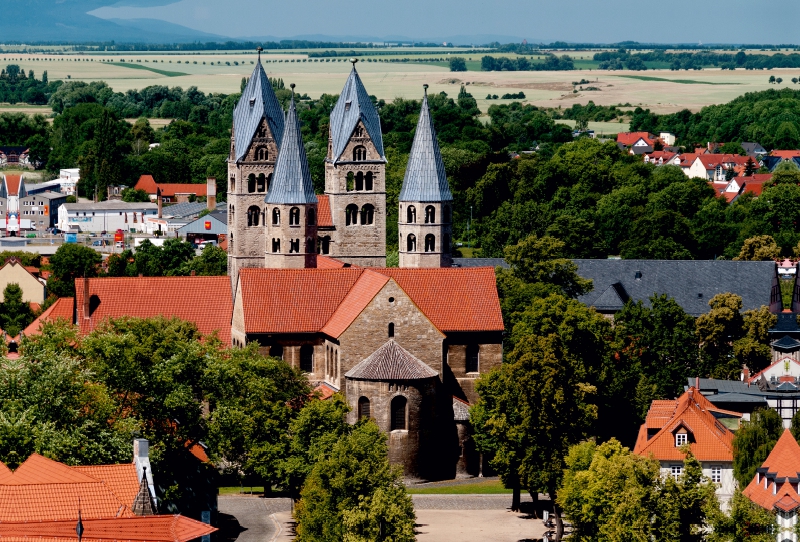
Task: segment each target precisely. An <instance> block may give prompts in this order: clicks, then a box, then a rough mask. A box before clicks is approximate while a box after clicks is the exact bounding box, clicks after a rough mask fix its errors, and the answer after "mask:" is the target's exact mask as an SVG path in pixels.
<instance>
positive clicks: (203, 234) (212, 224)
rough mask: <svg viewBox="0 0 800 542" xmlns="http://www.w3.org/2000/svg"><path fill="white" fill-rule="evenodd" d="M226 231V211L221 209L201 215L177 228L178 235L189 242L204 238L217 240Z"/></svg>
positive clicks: (203, 239)
mask: <svg viewBox="0 0 800 542" xmlns="http://www.w3.org/2000/svg"><path fill="white" fill-rule="evenodd" d="M227 233H228V212H227V210H225V209H223V210H221V211H214V212H212V213H208V214H207V215H205V216H201V217H200V218H197V219H195V220H193V221H192V222H189V223H188V224H186V225H185V226H182V227H181V228H179V229H178V236H179V237H183V238H184V239H186V240H187V241H189V242H190V243H195V242H199V241H205V240H213V241H218V240H219V239H220V236H225V235H227Z"/></svg>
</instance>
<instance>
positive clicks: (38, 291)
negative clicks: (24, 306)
mask: <svg viewBox="0 0 800 542" xmlns="http://www.w3.org/2000/svg"><path fill="white" fill-rule="evenodd" d="M32 271H35V269H28V268H26V267H25V266H23V265H22V263H20V261H19V260H17V259H16V258H10V259H8V260H6V262H5V263H4V264H3V266H2V267H0V303H2V302H3V291H4V290H5V289H6V286H8V285H9V284H18V285H19V287H20V288H21V289H22V300H23V301H24V302H26V303H37V304H39V305H41V304H42V303H44V300H45V299H46V298H47V286H46V284H47V282H46V281H44V280H40V279H39V278H38V277H37V276H36V275H35V274H34V273H32Z"/></svg>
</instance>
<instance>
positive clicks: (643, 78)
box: [620, 75, 739, 85]
mask: <svg viewBox="0 0 800 542" xmlns="http://www.w3.org/2000/svg"><path fill="white" fill-rule="evenodd" d="M620 77H627V78H628V79H638V80H639V81H666V82H668V83H679V84H681V85H738V84H739V83H715V82H713V81H697V80H694V79H667V78H664V77H650V76H648V75H620Z"/></svg>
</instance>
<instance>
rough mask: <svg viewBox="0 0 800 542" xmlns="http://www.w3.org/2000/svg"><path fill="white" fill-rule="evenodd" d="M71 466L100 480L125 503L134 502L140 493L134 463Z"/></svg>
mask: <svg viewBox="0 0 800 542" xmlns="http://www.w3.org/2000/svg"><path fill="white" fill-rule="evenodd" d="M70 468H71V469H72V470H75V471H78V472H79V473H82V474H86V475H87V476H90V477H92V478H94V479H96V480H100V481H101V482H103V483H104V484H105V485H106V486H107V487H108V488H109V489H110V490H111V491H112V492H113V493H114V495H116V496H117V498H118V499H119V500H120V501H122V502H124V503H129V504H130V503H133V500H134V499H135V498H136V495H137V493H139V481H138V478H139V477H138V475H137V473H136V466H135V465H134V464H133V463H121V464H118V465H86V466H82V467H70Z"/></svg>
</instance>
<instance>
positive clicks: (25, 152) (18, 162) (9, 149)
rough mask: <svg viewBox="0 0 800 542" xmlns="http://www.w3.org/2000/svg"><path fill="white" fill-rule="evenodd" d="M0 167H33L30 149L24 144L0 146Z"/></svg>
mask: <svg viewBox="0 0 800 542" xmlns="http://www.w3.org/2000/svg"><path fill="white" fill-rule="evenodd" d="M0 167H15V168H25V169H33V164H32V163H31V161H30V157H29V149H28V147H24V146H3V147H0Z"/></svg>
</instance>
